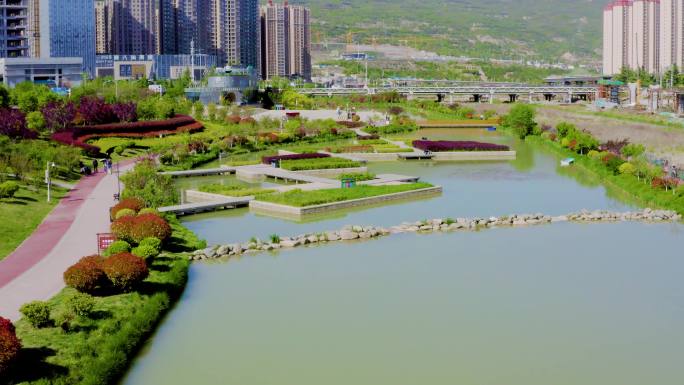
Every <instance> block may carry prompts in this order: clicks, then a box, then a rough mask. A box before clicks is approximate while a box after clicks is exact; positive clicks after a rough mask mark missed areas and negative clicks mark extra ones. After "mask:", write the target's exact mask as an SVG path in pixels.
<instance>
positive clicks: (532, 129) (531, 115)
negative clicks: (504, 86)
mask: <svg viewBox="0 0 684 385" xmlns="http://www.w3.org/2000/svg"><path fill="white" fill-rule="evenodd" d="M535 116H536V111H535V109H534V107H532V106H530V105H527V104H516V105H514V106H513V107H512V108H511V110H510V112H509V113H508V115H506V116H504V117H503V119H502V121H501V123H502V125H503V127H504V128H507V129H509V130H512V131H513V132H515V134H516V135H517V136H518V137H519V138H520V139H524V138H525V137H526V136H528V135H533V134H534V133H536V132H537V122H536V121H535Z"/></svg>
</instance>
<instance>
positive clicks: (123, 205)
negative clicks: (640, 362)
mask: <svg viewBox="0 0 684 385" xmlns="http://www.w3.org/2000/svg"><path fill="white" fill-rule="evenodd" d="M143 208H145V202H143V200H142V199H139V198H126V199H122V200H121V201H120V202H119V203H117V204H116V205H114V207H112V217H113V218H116V214H117V213H118V212H119V210H123V209H131V210H133V211H135V212H136V213H137V212H138V211H140V210H142V209H143Z"/></svg>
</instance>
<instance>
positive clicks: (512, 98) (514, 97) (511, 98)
mask: <svg viewBox="0 0 684 385" xmlns="http://www.w3.org/2000/svg"><path fill="white" fill-rule="evenodd" d="M508 100H509V101H510V102H511V103H515V102H516V101H518V94H508Z"/></svg>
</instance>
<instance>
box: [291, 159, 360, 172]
mask: <svg viewBox="0 0 684 385" xmlns="http://www.w3.org/2000/svg"><path fill="white" fill-rule="evenodd" d="M280 167H281V168H282V169H284V170H290V171H303V170H327V169H334V168H353V167H361V163H360V162H356V161H353V160H349V159H343V158H332V157H331V158H315V159H297V160H283V161H281V162H280Z"/></svg>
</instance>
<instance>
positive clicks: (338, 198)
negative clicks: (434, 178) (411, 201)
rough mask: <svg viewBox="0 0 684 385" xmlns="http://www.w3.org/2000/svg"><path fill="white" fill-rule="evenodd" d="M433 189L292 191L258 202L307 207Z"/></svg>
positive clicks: (409, 186) (408, 186)
mask: <svg viewBox="0 0 684 385" xmlns="http://www.w3.org/2000/svg"><path fill="white" fill-rule="evenodd" d="M428 187H433V186H432V185H431V184H429V183H409V184H399V185H388V186H365V185H361V186H356V187H352V188H339V189H325V190H315V191H302V190H291V191H287V192H284V193H278V194H269V195H264V196H262V197H259V198H258V200H261V201H265V202H272V203H279V204H283V205H288V206H295V207H306V206H314V205H321V204H325V203H333V202H342V201H348V200H353V199H361V198H369V197H374V196H378V195H387V194H394V193H398V192H404V191H412V190H418V189H423V188H428Z"/></svg>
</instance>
